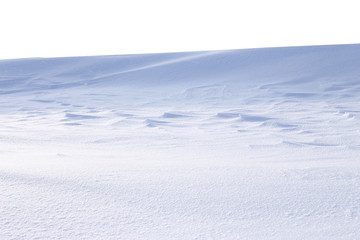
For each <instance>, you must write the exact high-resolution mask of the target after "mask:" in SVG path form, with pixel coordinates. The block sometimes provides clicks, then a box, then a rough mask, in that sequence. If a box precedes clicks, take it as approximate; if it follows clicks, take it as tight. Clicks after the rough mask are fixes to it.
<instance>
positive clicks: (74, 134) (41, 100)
mask: <svg viewBox="0 0 360 240" xmlns="http://www.w3.org/2000/svg"><path fill="white" fill-rule="evenodd" d="M359 226H360V45H356V44H355V45H333V46H312V47H290V48H265V49H245V50H229V51H209V52H186V53H163V54H140V55H118V56H93V57H70V58H48V59H46V58H33V59H15V60H1V61H0V239H326V240H329V239H337V240H338V239H360V227H359Z"/></svg>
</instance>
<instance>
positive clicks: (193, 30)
mask: <svg viewBox="0 0 360 240" xmlns="http://www.w3.org/2000/svg"><path fill="white" fill-rule="evenodd" d="M359 26H360V7H358V6H357V1H346V0H341V1H332V0H327V1H323V0H312V1H308V0H302V1H291V0H284V1H280V0H266V1H265V0H261V1H260V0H249V1H241V0H237V1H232V0H218V1H212V0H190V1H188V0H180V1H175V0H129V1H121V0H97V1H94V0H0V59H8V58H24V57H61V56H83V55H108V54H128V53H153V52H169V51H171V52H174V51H175V52H178V51H194V50H216V49H239V48H254V47H277V46H299V45H322V44H344V43H360V31H359V28H360V27H359Z"/></svg>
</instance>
